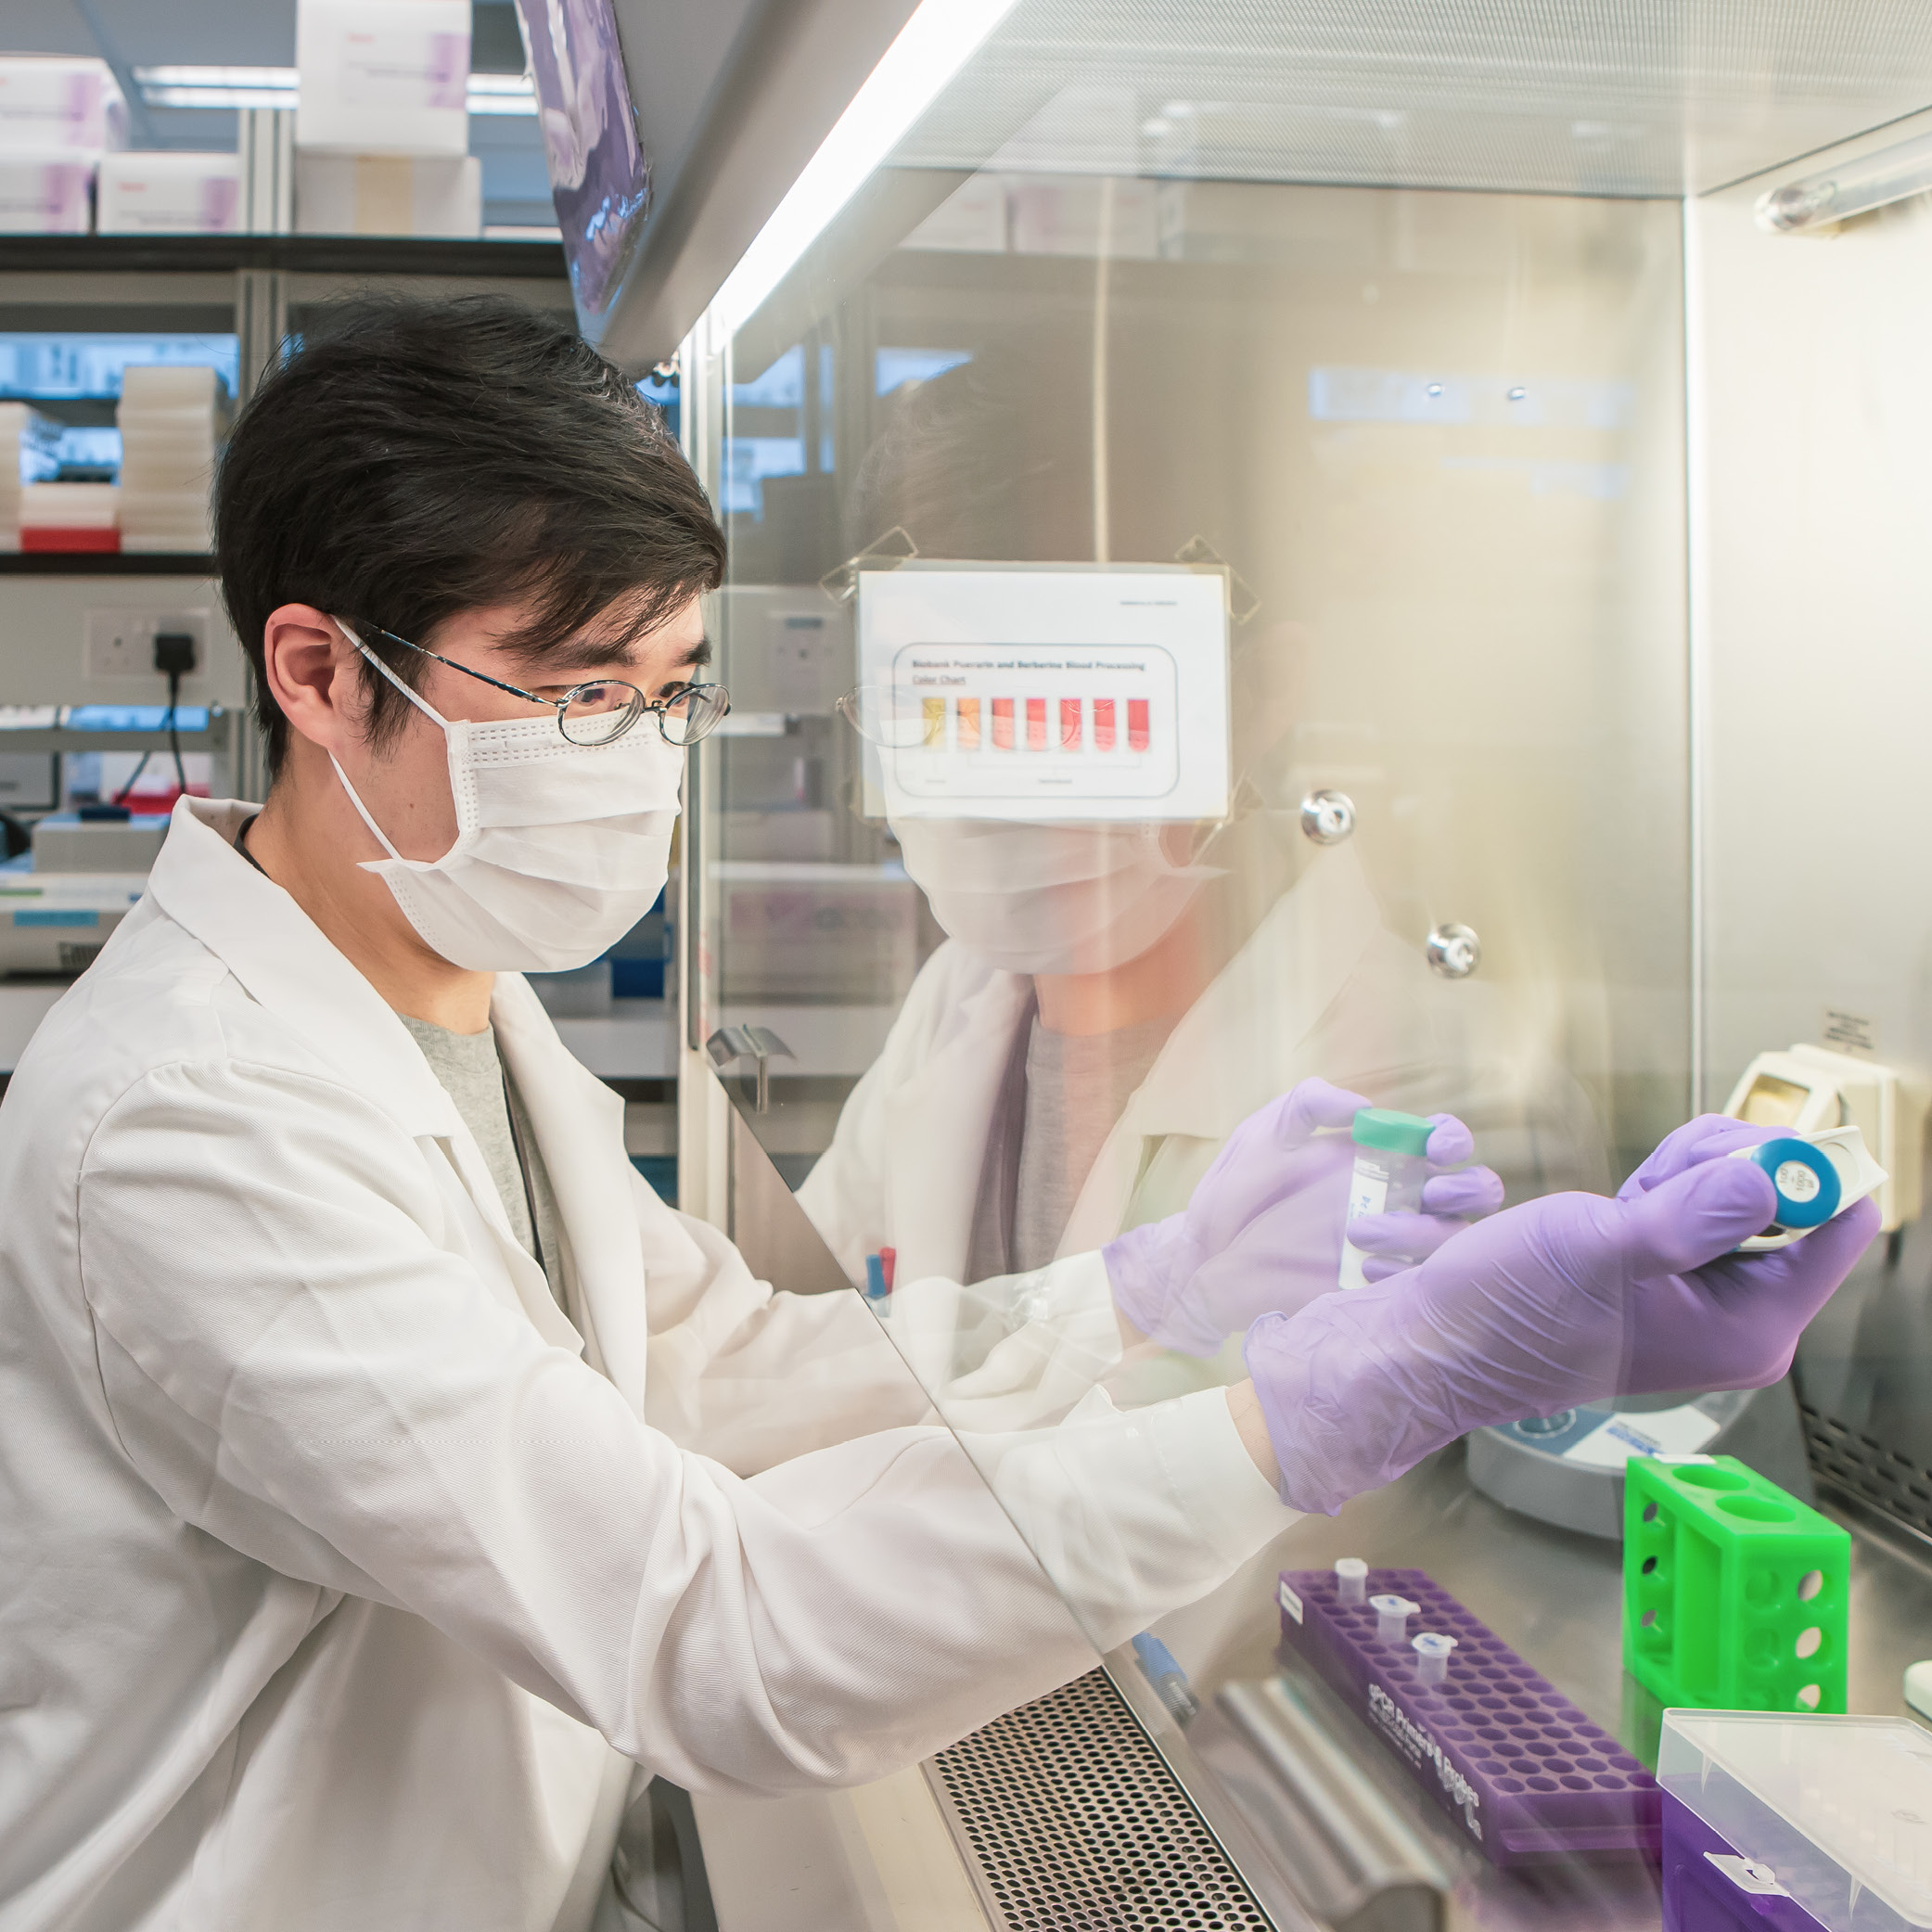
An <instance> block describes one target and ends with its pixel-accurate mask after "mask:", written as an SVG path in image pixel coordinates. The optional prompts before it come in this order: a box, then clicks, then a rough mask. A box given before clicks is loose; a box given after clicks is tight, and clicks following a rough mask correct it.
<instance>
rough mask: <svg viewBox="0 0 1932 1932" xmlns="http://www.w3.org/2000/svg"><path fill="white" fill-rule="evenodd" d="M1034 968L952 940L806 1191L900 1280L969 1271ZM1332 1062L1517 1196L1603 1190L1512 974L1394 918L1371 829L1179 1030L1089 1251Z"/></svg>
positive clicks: (1097, 1163) (1572, 1088) (1121, 1129)
mask: <svg viewBox="0 0 1932 1932" xmlns="http://www.w3.org/2000/svg"><path fill="white" fill-rule="evenodd" d="M1031 991H1032V985H1031V981H1030V979H1027V978H1026V977H1024V976H1023V975H1020V974H1017V973H1009V972H1004V971H1002V970H1000V969H999V968H997V967H995V966H989V965H988V964H987V963H986V961H985V959H984V957H983V956H982V955H979V954H977V953H972V952H970V951H968V950H967V949H966V947H964V946H961V945H960V944H958V943H957V942H956V941H954V940H948V941H947V942H946V943H945V944H944V945H942V946H940V948H939V950H938V951H937V952H936V953H933V955H932V957H931V958H930V959H928V961H927V962H926V964H925V966H923V967H922V968H921V969H920V972H919V975H918V978H917V979H915V981H914V983H913V987H912V990H911V992H909V993H908V994H907V996H906V1002H905V1005H904V1007H903V1008H902V1010H901V1012H900V1014H899V1016H898V1017H897V1018H896V1019H895V1020H894V1021H893V1024H892V1029H891V1031H890V1032H889V1034H888V1036H887V1039H886V1043H885V1045H884V1047H883V1048H882V1049H881V1051H880V1054H879V1057H878V1059H877V1060H876V1062H875V1063H874V1064H873V1065H872V1066H871V1067H870V1068H868V1069H867V1070H866V1072H865V1074H864V1078H863V1079H862V1080H861V1081H859V1083H858V1085H857V1086H856V1087H855V1088H854V1089H853V1090H852V1092H851V1096H850V1097H849V1098H848V1100H847V1102H846V1104H845V1107H844V1108H843V1109H842V1110H841V1112H840V1114H839V1118H838V1127H837V1129H836V1131H835V1132H834V1134H833V1137H832V1144H831V1145H830V1146H829V1147H828V1148H827V1149H826V1151H825V1155H824V1156H823V1157H822V1158H820V1160H819V1161H818V1162H817V1164H816V1165H815V1166H814V1167H813V1168H812V1171H811V1173H810V1174H809V1175H808V1176H807V1177H806V1179H805V1182H804V1184H803V1185H802V1186H801V1187H800V1189H799V1200H800V1205H801V1206H802V1207H803V1208H804V1209H805V1211H806V1212H807V1213H808V1214H809V1215H810V1216H811V1217H812V1222H813V1224H814V1225H815V1226H816V1227H817V1229H818V1231H819V1233H820V1234H821V1235H823V1236H824V1237H825V1244H826V1246H827V1247H829V1248H830V1249H831V1250H832V1252H833V1254H834V1255H835V1256H836V1257H837V1258H838V1262H839V1265H840V1266H841V1267H843V1268H844V1269H845V1271H846V1273H848V1274H849V1275H850V1276H851V1278H852V1279H853V1280H854V1281H861V1280H863V1279H864V1266H865V1257H866V1256H867V1255H868V1254H870V1253H872V1252H874V1251H875V1250H876V1249H877V1248H879V1247H895V1248H897V1250H898V1270H899V1278H900V1279H902V1280H916V1279H918V1278H920V1277H923V1276H928V1275H940V1276H947V1277H953V1278H957V1277H958V1276H959V1275H960V1274H962V1273H964V1271H965V1269H966V1252H967V1247H968V1245H969V1242H970V1240H971V1236H972V1229H973V1217H974V1212H975V1209H976V1206H977V1202H978V1196H979V1185H980V1173H981V1163H982V1161H983V1159H984V1158H985V1152H986V1145H987V1139H988V1136H989V1134H990V1132H991V1131H992V1120H993V1114H994V1108H995V1106H996V1103H997V1101H998V1098H999V1092H1000V1086H1001V1081H1002V1080H1003V1078H1004V1073H1005V1070H1006V1065H1007V1060H1008V1057H1009V1056H1010V1054H1011V1053H1012V1051H1013V1047H1014V1044H1015V1035H1016V1033H1017V1029H1018V1028H1019V1026H1020V1025H1021V1023H1022V1021H1023V1020H1024V1019H1025V1017H1026V1016H1027V1013H1028V1011H1029V1008H1030V997H1031ZM1316 1074H1319V1075H1320V1076H1321V1077H1322V1078H1323V1079H1324V1080H1328V1081H1333V1082H1334V1083H1335V1084H1336V1085H1337V1086H1342V1087H1350V1088H1353V1089H1355V1090H1357V1091H1359V1092H1361V1093H1363V1094H1367V1095H1368V1096H1369V1097H1370V1098H1371V1099H1373V1100H1375V1102H1377V1103H1378V1104H1380V1105H1382V1106H1385V1107H1402V1108H1405V1109H1407V1110H1409V1111H1411V1112H1414V1113H1425V1114H1426V1113H1431V1112H1435V1111H1438V1110H1443V1111H1451V1112H1454V1113H1456V1114H1458V1115H1460V1116H1461V1117H1462V1118H1463V1119H1464V1120H1466V1121H1467V1122H1468V1123H1469V1125H1470V1126H1471V1128H1472V1129H1474V1130H1475V1132H1476V1133H1477V1145H1478V1158H1479V1159H1481V1160H1484V1161H1486V1162H1488V1163H1489V1164H1490V1165H1491V1166H1493V1167H1495V1168H1496V1169H1497V1170H1498V1171H1501V1172H1502V1173H1503V1176H1504V1179H1505V1181H1506V1182H1508V1183H1509V1184H1510V1195H1511V1198H1512V1199H1515V1198H1519V1197H1521V1196H1523V1195H1524V1194H1527V1193H1529V1192H1532V1191H1537V1190H1540V1189H1542V1188H1546V1187H1549V1186H1562V1187H1590V1188H1600V1187H1602V1186H1603V1185H1604V1184H1605V1182H1606V1178H1607V1166H1606V1161H1605V1158H1604V1155H1603V1149H1602V1139H1601V1133H1600V1130H1599V1129H1598V1127H1597V1124H1596V1121H1595V1119H1594V1116H1593V1113H1592V1111H1591V1108H1590V1105H1589V1102H1588V1100H1587V1099H1586V1098H1585V1096H1584V1095H1583V1094H1582V1092H1581V1090H1580V1088H1579V1087H1578V1086H1577V1085H1576V1084H1575V1082H1574V1081H1570V1080H1568V1079H1567V1077H1566V1076H1564V1075H1562V1074H1560V1073H1558V1072H1557V1071H1555V1069H1554V1068H1550V1067H1549V1066H1547V1065H1544V1064H1541V1063H1539V1061H1538V1059H1537V1056H1536V1055H1535V1053H1534V1051H1533V1049H1532V1047H1531V1045H1530V1043H1526V1042H1525V1041H1523V1040H1522V1039H1521V1038H1520V1037H1519V1036H1518V1035H1517V1034H1516V1030H1515V1029H1514V1028H1513V1027H1512V1025H1511V1017H1510V1015H1509V1013H1508V1010H1507V1007H1506V1005H1505V1004H1504V1003H1503V1001H1502V1000H1501V999H1500V998H1499V997H1498V996H1497V993H1496V990H1495V989H1494V988H1492V987H1489V986H1486V985H1484V984H1482V983H1481V982H1480V981H1465V982H1463V983H1460V984H1454V985H1452V984H1450V983H1448V982H1446V981H1444V980H1441V979H1438V978H1437V977H1436V976H1435V975H1434V974H1432V973H1430V972H1429V970H1428V968H1427V966H1426V965H1425V964H1424V962H1423V959H1422V957H1421V949H1420V948H1419V947H1417V946H1409V945H1404V944H1403V943H1402V942H1401V941H1400V940H1397V939H1396V938H1395V937H1394V936H1393V935H1392V934H1390V933H1389V932H1388V930H1387V929H1386V928H1384V926H1383V923H1382V916H1381V912H1380V909H1379V907H1378V906H1377V904H1376V902H1375V894H1374V892H1373V890H1372V889H1371V888H1370V886H1369V883H1368V880H1367V877H1366V876H1365V875H1364V874H1363V869H1362V865H1361V863H1360V861H1359V860H1358V859H1357V858H1356V856H1355V853H1354V851H1353V849H1352V848H1351V847H1349V846H1338V847H1335V848H1333V849H1331V850H1329V851H1324V852H1319V853H1316V854H1314V855H1313V856H1312V857H1311V860H1310V862H1309V864H1307V866H1306V867H1305V869H1304V870H1303V872H1302V874H1301V876H1300V877H1299V879H1298V880H1297V881H1296V883H1295V885H1294V886H1293V888H1292V889H1290V890H1289V891H1287V892H1286V893H1285V894H1284V895H1283V896H1282V897H1281V898H1280V899H1279V900H1277V901H1276V902H1275V903H1274V904H1273V906H1272V907H1271V908H1270V909H1269V911H1268V913H1267V914H1266V915H1265V916H1264V917H1263V918H1262V920H1261V922H1260V925H1259V926H1258V927H1257V928H1255V930H1254V932H1253V933H1252V935H1251V936H1250V937H1249V938H1248V940H1247V943H1246V944H1245V945H1244V946H1242V948H1241V949H1240V951H1239V952H1238V953H1236V954H1235V957H1234V958H1233V959H1232V960H1231V961H1230V962H1229V963H1228V965H1227V966H1225V967H1224V968H1223V969H1222V972H1221V973H1220V974H1219V975H1217V976H1216V978H1215V979H1214V980H1213V981H1212V982H1211V983H1210V984H1209V987H1208V988H1207V990H1206V991H1205V992H1203V993H1202V994H1201V996H1200V998H1199V999H1198V1000H1196V1003H1195V1004H1194V1005H1193V1006H1192V1007H1191V1008H1190V1009H1189V1010H1188V1012H1187V1013H1186V1014H1185V1015H1184V1017H1182V1019H1181V1021H1180V1023H1179V1024H1178V1025H1177V1026H1176V1027H1175V1028H1174V1030H1173V1031H1172V1032H1171V1034H1170V1035H1169V1036H1168V1038H1167V1040H1166V1042H1165V1043H1164V1044H1163V1045H1162V1047H1161V1050H1160V1053H1159V1055H1158V1056H1157V1058H1156V1059H1155V1062H1154V1065H1153V1066H1152V1067H1151V1068H1149V1069H1148V1072H1147V1075H1146V1078H1145V1080H1144V1081H1142V1083H1141V1084H1140V1086H1139V1087H1138V1088H1137V1089H1136V1090H1135V1091H1134V1093H1133V1094H1132V1097H1131V1098H1130V1099H1129V1101H1128V1103H1127V1106H1126V1107H1125V1109H1124V1111H1123V1112H1122V1114H1121V1116H1120V1120H1118V1121H1117V1122H1116V1123H1115V1125H1114V1127H1113V1129H1112V1131H1111V1132H1110V1133H1109V1134H1108V1135H1107V1140H1106V1141H1105V1143H1104V1144H1103V1145H1102V1146H1101V1149H1100V1152H1099V1155H1098V1156H1097V1157H1096V1158H1095V1160H1094V1167H1093V1170H1092V1171H1091V1172H1090V1173H1089V1174H1088V1176H1087V1179H1086V1181H1085V1183H1084V1184H1083V1185H1082V1186H1081V1191H1080V1194H1079V1196H1077V1198H1076V1199H1075V1202H1074V1206H1073V1211H1072V1214H1071V1217H1070V1218H1069V1220H1068V1224H1067V1230H1066V1233H1065V1235H1063V1236H1062V1238H1061V1241H1060V1246H1059V1250H1058V1251H1059V1253H1060V1254H1061V1255H1063V1256H1068V1255H1075V1254H1081V1253H1084V1252H1086V1251H1088V1250H1091V1249H1094V1248H1096V1247H1100V1246H1102V1245H1103V1244H1104V1243H1106V1242H1107V1241H1110V1240H1111V1239H1112V1238H1113V1237H1114V1236H1115V1235H1118V1234H1120V1232H1121V1230H1122V1229H1123V1228H1128V1227H1134V1226H1137V1225H1139V1223H1141V1222H1145V1221H1153V1220H1158V1219H1159V1218H1160V1217H1162V1216H1164V1215H1168V1214H1173V1213H1177V1212H1179V1210H1180V1209H1182V1208H1184V1206H1185V1205H1186V1204H1187V1200H1188V1197H1189V1196H1191V1195H1192V1194H1193V1192H1194V1188H1195V1184H1196V1182H1198V1181H1199V1179H1200V1177H1201V1176H1202V1174H1203V1173H1205V1172H1206V1171H1207V1170H1208V1167H1209V1164H1210V1163H1211V1161H1212V1160H1213V1158H1214V1156H1215V1154H1216V1153H1217V1152H1218V1151H1219V1150H1220V1148H1221V1145H1222V1142H1223V1141H1225V1140H1226V1138H1227V1136H1228V1135H1229V1134H1230V1133H1231V1132H1234V1130H1235V1127H1236V1126H1238V1125H1239V1124H1240V1122H1241V1121H1243V1120H1246V1119H1247V1116H1248V1115H1249V1114H1251V1113H1253V1112H1254V1111H1255V1109H1256V1108H1257V1107H1262V1106H1264V1105H1266V1103H1267V1102H1269V1101H1270V1100H1272V1099H1273V1098H1274V1097H1275V1096H1276V1095H1277V1094H1285V1093H1286V1092H1287V1091H1288V1089H1289V1088H1290V1087H1292V1086H1294V1085H1295V1083H1296V1082H1297V1081H1300V1080H1304V1079H1307V1078H1308V1077H1309V1076H1311V1075H1316Z"/></svg>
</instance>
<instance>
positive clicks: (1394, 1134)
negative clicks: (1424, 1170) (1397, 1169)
mask: <svg viewBox="0 0 1932 1932" xmlns="http://www.w3.org/2000/svg"><path fill="white" fill-rule="evenodd" d="M1435 1131H1436V1123H1435V1122H1434V1121H1433V1120H1424V1119H1423V1118H1422V1117H1421V1116H1420V1115H1419V1114H1399V1113H1397V1112H1396V1111H1395V1109H1394V1108H1393V1107H1363V1108H1362V1109H1361V1111H1360V1112H1359V1113H1357V1114H1356V1116H1355V1125H1354V1128H1353V1130H1352V1132H1351V1134H1350V1138H1351V1139H1352V1140H1353V1141H1354V1143H1355V1145H1357V1146H1358V1147H1380V1148H1381V1149H1382V1150H1383V1151H1384V1152H1385V1153H1388V1154H1427V1152H1428V1148H1429V1135H1430V1134H1432V1133H1433V1132H1435Z"/></svg>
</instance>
